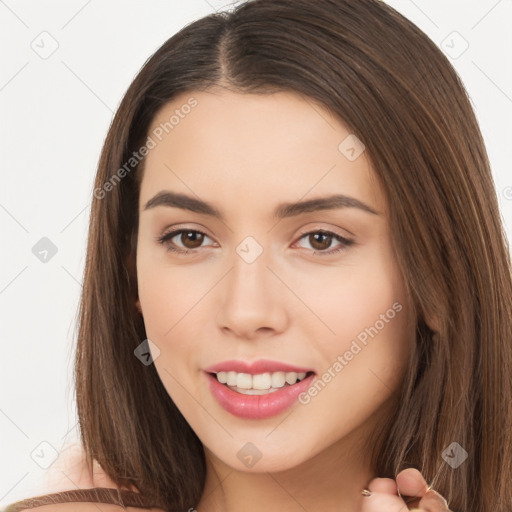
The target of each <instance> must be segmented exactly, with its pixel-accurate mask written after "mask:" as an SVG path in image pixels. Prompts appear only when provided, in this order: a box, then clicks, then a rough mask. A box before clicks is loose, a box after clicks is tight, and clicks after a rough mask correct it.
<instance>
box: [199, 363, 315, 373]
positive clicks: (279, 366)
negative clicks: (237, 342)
mask: <svg viewBox="0 0 512 512" xmlns="http://www.w3.org/2000/svg"><path fill="white" fill-rule="evenodd" d="M204 371H205V372H208V373H218V372H237V373H250V374H251V375H257V374H259V373H266V372H270V373H273V372H296V373H308V372H312V371H313V370H312V369H311V368H299V367H298V366H293V365H291V364H287V363H280V362H279V361H271V360H270V359H260V360H259V361H255V362H254V363H246V362H245V361H236V360H234V359H232V360H230V361H224V362H222V363H218V364H214V365H212V366H209V367H208V368H205V369H204Z"/></svg>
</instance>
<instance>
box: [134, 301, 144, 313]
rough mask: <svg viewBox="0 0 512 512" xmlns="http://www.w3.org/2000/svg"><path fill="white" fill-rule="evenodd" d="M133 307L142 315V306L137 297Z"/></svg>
mask: <svg viewBox="0 0 512 512" xmlns="http://www.w3.org/2000/svg"><path fill="white" fill-rule="evenodd" d="M135 307H136V308H137V311H138V312H139V313H140V314H141V315H142V307H141V305H140V300H139V299H137V300H136V301H135Z"/></svg>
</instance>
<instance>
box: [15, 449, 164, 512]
mask: <svg viewBox="0 0 512 512" xmlns="http://www.w3.org/2000/svg"><path fill="white" fill-rule="evenodd" d="M97 488H107V489H117V488H118V487H117V485H116V484H115V482H114V481H113V480H111V479H110V478H109V477H108V475H107V474H106V473H105V472H104V471H103V469H102V468H101V466H100V465H99V464H98V463H97V461H94V467H93V471H92V473H91V472H90V471H89V468H88V467H87V464H86V460H85V455H84V452H83V449H82V448H81V446H80V445H78V444H73V445H72V446H69V447H67V448H66V449H64V450H62V451H61V452H60V454H59V457H58V458H57V460H56V461H55V462H54V464H52V466H51V467H50V468H49V470H48V471H47V473H46V477H45V482H44V486H43V492H41V493H38V495H39V496H43V495H44V496H48V495H50V494H54V493H61V492H64V491H71V490H73V491H74V490H77V489H81V490H83V491H85V492H89V491H87V489H91V490H92V489H97ZM124 490H131V491H133V492H137V490H136V488H135V487H132V488H130V489H124ZM23 501H25V500H23ZM20 505H22V504H21V503H20ZM23 505H24V504H23ZM34 505H35V504H34V503H32V504H30V505H29V504H28V503H27V507H28V508H19V507H16V508H15V509H13V512H98V510H101V512H166V511H165V510H164V509H161V508H156V507H152V508H142V507H140V506H138V507H133V506H126V507H123V506H121V505H117V504H112V503H104V502H102V501H97V502H96V501H85V499H84V501H66V502H61V503H45V504H44V505H37V506H34ZM6 512H10V510H9V508H8V509H7V511H6Z"/></svg>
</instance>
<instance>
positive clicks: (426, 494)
mask: <svg viewBox="0 0 512 512" xmlns="http://www.w3.org/2000/svg"><path fill="white" fill-rule="evenodd" d="M368 489H369V490H370V491H371V493H372V494H371V496H365V497H363V499H362V504H363V505H362V509H361V512H406V511H409V510H411V511H417V512H420V511H421V512H450V509H449V508H448V503H447V502H446V500H445V499H444V498H443V497H442V496H441V495H440V494H439V493H438V492H436V491H434V490H433V489H429V488H428V484H427V482H426V481H425V479H424V478H423V476H422V474H421V473H420V472H419V471H418V470H417V469H415V468H408V469H404V470H403V471H401V472H400V473H398V475H397V476H396V482H395V480H392V479H391V478H374V479H373V480H372V481H371V482H370V483H369V485H368ZM398 492H400V495H399V494H398ZM400 496H404V497H408V499H407V500H406V501H404V499H403V498H401V497H400Z"/></svg>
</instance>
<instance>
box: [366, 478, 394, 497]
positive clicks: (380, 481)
mask: <svg viewBox="0 0 512 512" xmlns="http://www.w3.org/2000/svg"><path fill="white" fill-rule="evenodd" d="M368 489H369V490H370V491H372V492H382V493H387V494H396V495H398V488H397V486H396V482H395V481H394V480H393V479H392V478H374V479H373V480H372V481H371V482H370V483H369V484H368Z"/></svg>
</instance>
